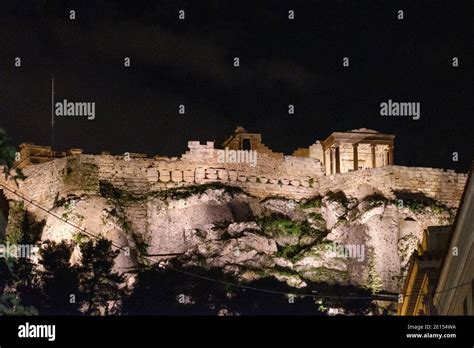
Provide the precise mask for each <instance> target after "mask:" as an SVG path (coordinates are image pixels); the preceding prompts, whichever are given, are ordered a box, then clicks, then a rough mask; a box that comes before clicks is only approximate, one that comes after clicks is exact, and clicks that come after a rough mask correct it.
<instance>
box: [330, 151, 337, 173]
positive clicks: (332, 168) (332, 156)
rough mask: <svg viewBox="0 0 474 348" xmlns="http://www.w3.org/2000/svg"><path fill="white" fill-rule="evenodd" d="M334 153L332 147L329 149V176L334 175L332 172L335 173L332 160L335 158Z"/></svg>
mask: <svg viewBox="0 0 474 348" xmlns="http://www.w3.org/2000/svg"><path fill="white" fill-rule="evenodd" d="M335 151H336V150H335V149H334V148H333V147H331V148H330V151H329V156H330V159H331V174H334V172H335V165H334V162H335V159H334V158H335V155H334V152H335Z"/></svg>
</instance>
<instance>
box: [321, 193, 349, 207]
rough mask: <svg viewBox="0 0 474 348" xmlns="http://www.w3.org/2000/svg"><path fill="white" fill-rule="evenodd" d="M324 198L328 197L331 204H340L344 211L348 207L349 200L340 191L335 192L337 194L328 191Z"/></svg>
mask: <svg viewBox="0 0 474 348" xmlns="http://www.w3.org/2000/svg"><path fill="white" fill-rule="evenodd" d="M326 197H328V199H329V200H330V201H332V202H338V203H340V204H341V205H342V206H343V207H344V208H346V209H347V207H348V206H349V199H348V198H347V196H346V195H345V193H344V192H342V191H337V192H332V191H329V192H328V193H327V194H326Z"/></svg>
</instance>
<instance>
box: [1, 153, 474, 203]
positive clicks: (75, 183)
mask: <svg viewBox="0 0 474 348" xmlns="http://www.w3.org/2000/svg"><path fill="white" fill-rule="evenodd" d="M207 150H210V151H208V154H207V155H208V157H207V158H204V155H203V153H202V152H199V153H194V154H193V155H192V156H191V155H190V154H188V155H185V156H183V157H182V158H175V159H167V158H160V159H152V158H129V159H127V158H126V157H124V156H111V155H82V154H81V155H77V156H70V157H66V158H61V159H56V160H53V161H50V162H46V163H43V164H39V165H35V166H29V167H27V168H25V169H24V173H25V175H27V179H26V180H24V181H22V182H20V183H19V187H18V190H19V191H21V192H22V193H23V194H24V195H25V196H27V197H28V198H31V199H33V200H35V201H36V202H40V203H41V204H43V205H44V206H45V207H46V208H50V207H52V206H53V204H54V201H55V200H57V199H60V198H61V197H65V196H66V195H68V194H84V193H85V194H88V193H89V194H95V193H98V190H99V182H100V181H103V182H107V183H110V184H111V185H113V186H114V187H117V188H119V189H121V190H124V191H127V192H130V193H134V194H137V195H140V194H144V193H146V192H149V191H157V190H163V189H166V188H171V187H179V186H186V185H192V184H203V183H209V182H221V183H224V184H228V185H233V186H239V187H241V188H243V189H244V190H246V191H248V192H249V193H250V194H253V195H255V196H257V197H268V196H285V197H288V198H295V199H300V198H305V197H311V196H315V195H324V194H325V193H327V192H328V191H343V192H345V193H346V194H347V195H351V196H355V197H358V198H361V197H364V196H366V195H369V194H373V193H380V194H382V195H384V196H386V197H388V198H396V197H395V195H394V191H410V192H422V193H423V194H425V195H426V196H428V197H432V198H434V199H436V200H439V201H440V202H442V203H444V204H447V205H449V206H452V207H457V206H458V204H459V201H460V198H461V195H462V191H463V189H464V186H465V183H466V179H467V175H466V174H459V173H455V172H454V171H444V170H442V169H433V168H420V167H403V166H385V167H380V168H373V169H367V170H359V171H354V172H349V173H342V174H334V175H329V176H324V175H322V172H321V171H320V162H319V161H317V160H315V159H312V158H301V157H292V156H286V157H285V158H284V159H283V160H276V159H274V158H269V157H268V158H265V157H264V156H261V157H259V161H262V163H260V162H259V164H258V165H257V166H256V167H251V166H249V165H248V164H242V163H239V164H236V163H217V162H216V160H215V156H214V155H215V153H214V151H216V150H214V149H211V148H208V149H207ZM198 155H199V156H198ZM193 156H194V157H193ZM191 157H193V158H191ZM317 168H319V171H318V170H317ZM0 180H4V179H3V178H2V179H0ZM2 182H4V181H2ZM9 185H10V186H11V187H13V188H15V186H14V184H12V183H11V182H10V183H9ZM4 193H5V195H6V196H7V198H9V199H13V200H18V197H16V196H14V195H12V194H11V193H9V192H7V191H5V192H4Z"/></svg>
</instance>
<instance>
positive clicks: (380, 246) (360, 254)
mask: <svg viewBox="0 0 474 348" xmlns="http://www.w3.org/2000/svg"><path fill="white" fill-rule="evenodd" d="M196 190H197V191H196ZM111 192H114V191H113V190H112V191H111ZM51 212H52V213H53V214H54V216H53V215H49V214H40V212H39V211H38V212H36V213H37V214H38V219H44V220H45V225H44V228H43V231H42V234H41V240H54V241H60V240H71V241H74V242H77V239H78V236H80V237H81V238H94V236H103V237H105V238H108V239H110V240H112V241H113V242H114V245H117V246H122V247H123V248H124V249H125V250H129V252H128V253H125V252H124V251H122V252H120V254H119V256H118V257H117V259H116V264H115V269H116V270H118V271H119V272H121V273H127V272H129V271H130V270H132V269H133V268H134V267H137V266H138V265H139V264H140V263H143V262H146V263H150V262H163V261H166V260H174V261H178V262H179V263H181V264H182V265H183V266H200V267H206V268H221V269H222V270H224V271H225V272H229V273H232V274H233V275H234V276H237V277H238V278H240V279H241V280H242V281H250V280H255V279H259V278H262V277H274V278H276V279H278V280H280V281H283V282H286V283H287V284H288V285H290V286H294V287H298V288H301V287H305V286H306V285H307V283H308V282H320V283H327V284H340V285H355V286H359V287H363V288H367V287H368V288H370V286H372V285H371V284H372V283H373V278H374V277H375V278H376V280H377V281H378V282H379V284H380V288H379V289H374V290H381V289H383V290H386V291H391V292H394V293H396V292H398V291H400V287H401V284H402V282H401V280H402V279H403V276H404V272H406V266H407V263H408V260H409V258H410V256H411V254H412V252H413V251H414V250H415V249H416V247H417V244H418V243H419V242H420V240H421V238H422V233H423V229H425V228H426V227H427V226H432V225H441V224H446V223H448V222H449V219H450V218H451V217H452V216H453V214H452V211H451V212H449V210H446V211H440V210H439V209H437V210H436V211H435V210H433V209H431V208H430V207H425V208H424V209H417V210H411V209H409V207H399V206H397V205H396V202H392V201H389V200H380V201H375V202H374V201H370V200H365V199H360V200H358V199H356V198H352V197H345V196H337V195H330V196H324V197H319V198H317V199H315V200H313V201H304V200H303V201H296V200H292V199H285V198H271V199H266V200H261V199H259V198H257V197H253V196H250V195H248V194H246V193H245V192H243V191H239V192H234V191H233V190H231V189H229V188H226V187H218V188H215V187H209V188H207V189H206V188H205V187H204V188H202V187H201V188H200V189H196V188H192V189H189V188H183V189H182V190H180V191H170V192H168V193H167V194H163V193H160V194H156V195H148V196H142V197H130V196H127V195H126V194H123V193H122V194H120V195H119V194H117V193H116V192H115V194H113V195H110V192H109V193H107V192H102V193H101V194H99V195H90V194H84V195H75V194H68V196H66V197H65V198H63V199H61V200H60V201H58V202H56V203H55V205H54V207H53V208H52V209H51ZM450 214H451V215H450ZM58 216H59V217H61V218H60V219H58V218H57V217H58ZM71 224H72V225H74V226H77V227H79V228H81V229H85V230H86V231H88V232H90V234H91V235H89V234H87V235H82V234H81V233H80V232H79V231H78V230H77V228H75V227H74V226H72V225H71ZM81 235H82V236H81ZM76 249H77V250H76V251H75V252H74V256H73V260H72V262H80V253H79V251H78V248H76ZM369 274H370V275H371V277H372V280H370V281H369Z"/></svg>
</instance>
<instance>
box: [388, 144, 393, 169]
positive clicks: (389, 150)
mask: <svg viewBox="0 0 474 348" xmlns="http://www.w3.org/2000/svg"><path fill="white" fill-rule="evenodd" d="M388 165H393V145H389V146H388Z"/></svg>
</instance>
